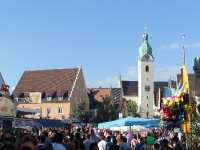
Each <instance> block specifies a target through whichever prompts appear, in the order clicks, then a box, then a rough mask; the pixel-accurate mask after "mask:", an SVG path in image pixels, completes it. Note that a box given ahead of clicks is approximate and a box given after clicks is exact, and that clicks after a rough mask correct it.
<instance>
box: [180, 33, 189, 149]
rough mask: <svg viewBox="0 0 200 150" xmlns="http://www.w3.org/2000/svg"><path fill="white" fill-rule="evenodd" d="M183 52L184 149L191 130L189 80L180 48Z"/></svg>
mask: <svg viewBox="0 0 200 150" xmlns="http://www.w3.org/2000/svg"><path fill="white" fill-rule="evenodd" d="M182 39H185V34H182ZM182 50H183V66H182V69H181V80H180V84H181V85H182V92H183V105H184V106H183V107H184V121H183V124H182V127H183V132H184V134H185V136H186V148H188V134H189V133H190V130H191V114H190V106H191V105H190V99H189V80H188V73H187V69H186V60H185V59H186V55H185V47H184V45H183V46H182Z"/></svg>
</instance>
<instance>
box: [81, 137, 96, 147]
mask: <svg viewBox="0 0 200 150" xmlns="http://www.w3.org/2000/svg"><path fill="white" fill-rule="evenodd" d="M92 143H94V142H93V141H92V140H91V139H90V134H87V138H86V140H84V141H83V144H84V148H85V150H90V145H91V144H92Z"/></svg>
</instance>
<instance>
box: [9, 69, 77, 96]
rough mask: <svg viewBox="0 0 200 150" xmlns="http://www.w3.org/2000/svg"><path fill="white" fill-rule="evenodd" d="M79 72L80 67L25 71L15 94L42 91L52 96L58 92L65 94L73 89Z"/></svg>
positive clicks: (58, 93) (61, 94) (59, 94)
mask: <svg viewBox="0 0 200 150" xmlns="http://www.w3.org/2000/svg"><path fill="white" fill-rule="evenodd" d="M77 72H78V68H72V69H54V70H36V71H25V72H24V74H23V75H22V77H21V79H20V81H19V82H18V84H17V86H16V88H15V90H14V92H13V95H14V96H19V95H20V94H21V93H29V92H42V93H45V94H46V95H47V96H48V95H49V96H52V94H54V93H55V92H56V93H57V95H58V96H63V94H64V93H65V92H70V91H71V89H72V86H73V83H74V81H75V78H76V74H77Z"/></svg>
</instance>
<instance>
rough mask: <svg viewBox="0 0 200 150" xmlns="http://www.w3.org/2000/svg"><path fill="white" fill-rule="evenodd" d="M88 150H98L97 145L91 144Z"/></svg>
mask: <svg viewBox="0 0 200 150" xmlns="http://www.w3.org/2000/svg"><path fill="white" fill-rule="evenodd" d="M89 150H99V148H98V144H97V143H92V144H91V145H90V149H89Z"/></svg>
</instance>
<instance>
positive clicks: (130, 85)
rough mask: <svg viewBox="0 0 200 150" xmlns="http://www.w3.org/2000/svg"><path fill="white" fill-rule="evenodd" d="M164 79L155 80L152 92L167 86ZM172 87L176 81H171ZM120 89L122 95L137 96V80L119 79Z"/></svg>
mask: <svg viewBox="0 0 200 150" xmlns="http://www.w3.org/2000/svg"><path fill="white" fill-rule="evenodd" d="M168 84H169V83H168V82H166V81H155V82H154V92H158V89H159V88H160V89H163V88H164V87H167V86H168ZM171 84H172V87H175V85H176V82H175V81H172V83H171ZM121 85H122V90H123V94H124V96H138V81H121Z"/></svg>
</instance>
